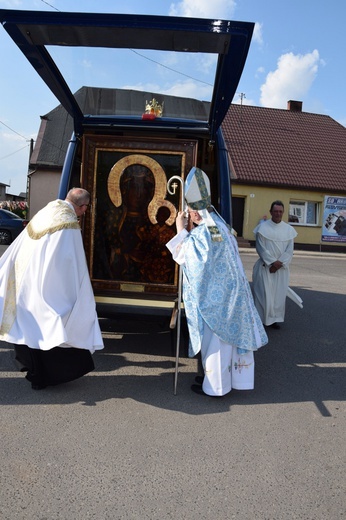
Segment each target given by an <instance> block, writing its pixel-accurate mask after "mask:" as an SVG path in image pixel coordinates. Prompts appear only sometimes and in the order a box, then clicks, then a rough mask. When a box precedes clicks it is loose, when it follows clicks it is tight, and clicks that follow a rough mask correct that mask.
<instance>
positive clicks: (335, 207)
mask: <svg viewBox="0 0 346 520" xmlns="http://www.w3.org/2000/svg"><path fill="white" fill-rule="evenodd" d="M322 241H323V242H346V197H329V196H326V197H324V210H323V219H322Z"/></svg>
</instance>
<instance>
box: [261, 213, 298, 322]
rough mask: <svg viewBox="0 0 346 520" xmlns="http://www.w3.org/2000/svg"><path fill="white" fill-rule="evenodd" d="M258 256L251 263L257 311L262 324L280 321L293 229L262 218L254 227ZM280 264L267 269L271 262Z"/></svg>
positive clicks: (288, 275) (284, 298) (286, 285)
mask: <svg viewBox="0 0 346 520" xmlns="http://www.w3.org/2000/svg"><path fill="white" fill-rule="evenodd" d="M254 233H255V235H256V251H257V253H258V255H259V259H258V260H257V262H256V263H255V265H254V267H253V275H252V279H253V284H252V288H253V294H254V300H255V305H256V308H257V311H258V314H259V315H260V317H261V320H262V323H264V325H267V326H269V325H272V324H273V323H280V322H283V321H284V319H285V307H286V296H287V291H288V286H289V278H290V271H289V265H290V262H291V260H292V257H293V250H294V238H295V237H296V236H297V232H296V231H295V229H294V228H293V227H292V226H290V225H289V224H287V223H286V222H282V221H281V222H280V223H278V224H276V223H275V222H273V221H272V220H267V221H265V222H262V223H261V224H260V225H259V226H257V227H256V229H255V230H254ZM276 260H280V262H282V264H283V266H282V267H281V269H279V270H278V271H276V273H270V271H269V269H270V266H271V264H272V263H273V262H275V261H276Z"/></svg>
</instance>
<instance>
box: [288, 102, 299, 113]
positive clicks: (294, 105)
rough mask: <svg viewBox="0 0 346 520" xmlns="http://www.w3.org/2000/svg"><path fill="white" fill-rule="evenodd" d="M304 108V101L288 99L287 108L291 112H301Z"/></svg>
mask: <svg viewBox="0 0 346 520" xmlns="http://www.w3.org/2000/svg"><path fill="white" fill-rule="evenodd" d="M302 109H303V102H302V101H292V100H290V101H287V110H290V112H301V111H302Z"/></svg>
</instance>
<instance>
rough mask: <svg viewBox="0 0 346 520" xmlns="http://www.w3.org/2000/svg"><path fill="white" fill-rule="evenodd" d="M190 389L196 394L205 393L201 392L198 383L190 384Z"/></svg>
mask: <svg viewBox="0 0 346 520" xmlns="http://www.w3.org/2000/svg"><path fill="white" fill-rule="evenodd" d="M191 390H192V391H193V392H195V394H198V395H207V394H205V393H204V392H203V390H202V387H201V386H200V385H191Z"/></svg>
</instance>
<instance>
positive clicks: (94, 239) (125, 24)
mask: <svg viewBox="0 0 346 520" xmlns="http://www.w3.org/2000/svg"><path fill="white" fill-rule="evenodd" d="M0 20H1V22H2V24H3V27H4V29H5V30H6V31H7V32H8V34H9V35H10V36H11V38H12V39H13V40H14V42H15V43H16V44H17V46H18V47H19V49H20V50H21V51H22V53H23V54H24V55H25V57H26V58H27V59H28V60H29V62H30V63H31V65H32V66H33V67H34V68H35V70H36V71H37V73H38V74H39V75H40V76H41V78H42V79H43V81H44V82H45V83H46V84H47V86H48V87H49V88H50V90H51V91H52V92H53V94H54V95H55V96H56V98H57V99H58V100H59V102H60V103H61V105H62V106H63V107H64V108H65V109H66V110H67V112H68V113H69V114H70V116H71V117H72V118H73V122H74V132H73V135H72V136H71V140H70V143H69V146H68V151H67V154H66V159H65V164H64V167H63V171H62V175H61V183H60V189H59V193H58V194H57V196H59V198H64V197H65V195H66V193H67V191H68V190H69V188H71V187H73V186H82V187H84V188H86V189H87V190H89V191H90V193H91V196H92V201H91V202H92V204H91V209H90V210H89V211H88V212H87V213H86V215H85V217H84V219H83V221H82V223H81V224H82V233H83V239H84V244H85V251H86V256H87V261H88V265H89V270H90V276H91V280H92V284H93V289H94V293H95V299H96V302H97V306H98V309H99V312H100V309H102V310H104V309H106V310H108V309H111V310H112V311H114V312H131V313H134V312H135V313H139V314H145V313H148V314H167V315H170V314H172V313H174V309H175V308H176V301H177V294H178V286H179V273H178V267H177V265H175V263H174V262H173V261H172V259H171V258H170V254H169V252H168V250H167V248H166V247H165V243H166V242H167V241H168V239H169V237H171V236H172V234H175V226H174V221H175V215H176V211H177V210H178V209H179V208H180V207H181V205H182V199H181V196H180V195H181V192H180V189H181V186H180V183H179V182H176V183H172V191H171V193H170V192H169V191H168V189H167V182H168V181H169V179H170V178H171V177H173V176H178V177H179V178H181V179H182V180H184V179H185V177H186V176H187V174H188V172H189V171H190V169H191V167H193V166H198V167H199V168H201V169H202V170H203V171H205V172H206V173H207V175H208V176H209V178H210V181H211V186H212V203H213V205H214V206H215V207H216V209H217V210H218V211H219V213H220V214H221V215H222V216H223V218H224V219H225V220H226V221H227V222H228V223H230V224H231V183H230V167H229V161H228V152H227V149H226V146H225V143H224V139H223V136H222V130H221V123H222V121H223V119H224V117H225V115H226V114H227V111H228V108H229V106H230V104H231V102H232V100H233V98H234V95H235V93H236V89H237V86H238V83H239V79H240V77H241V74H242V71H243V68H244V65H245V62H246V58H247V54H248V50H249V46H250V42H251V38H252V33H253V29H254V24H253V23H251V22H237V21H231V20H219V19H215V20H210V19H196V18H181V17H169V16H149V15H133V14H132V15H125V14H95V13H62V12H39V11H18V10H15V11H14V10H0ZM56 47H62V48H73V47H84V48H102V49H105V48H108V49H132V50H136V49H137V50H138V49H139V50H142V49H146V50H147V49H150V50H155V51H164V52H167V53H203V54H207V55H214V56H215V81H214V86H213V92H212V96H211V99H210V100H209V101H206V102H204V101H201V100H196V99H189V98H183V97H175V96H167V95H161V94H160V93H157V92H153V93H152V92H136V93H134V92H132V91H131V92H127V93H126V91H124V92H123V93H122V92H121V91H120V90H117V91H116V95H115V94H114V93H113V94H112V96H113V97H111V100H112V102H111V103H110V106H109V110H108V111H103V112H102V111H98V112H97V110H95V113H92V114H90V113H84V112H83V110H82V108H81V106H80V104H79V103H78V101H77V98H76V96H75V95H74V94H73V93H72V91H71V89H70V87H69V86H68V84H67V81H66V80H65V79H64V76H63V74H62V72H61V71H60V70H59V67H58V66H57V64H56V61H54V59H53V57H52V52H50V49H52V48H56ZM109 66H110V67H111V66H113V64H112V63H110V64H109ZM110 96H111V93H110ZM101 112H102V113H101Z"/></svg>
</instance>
